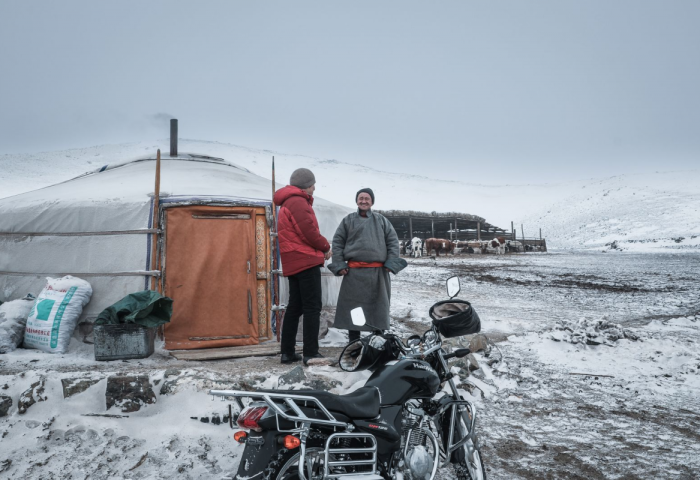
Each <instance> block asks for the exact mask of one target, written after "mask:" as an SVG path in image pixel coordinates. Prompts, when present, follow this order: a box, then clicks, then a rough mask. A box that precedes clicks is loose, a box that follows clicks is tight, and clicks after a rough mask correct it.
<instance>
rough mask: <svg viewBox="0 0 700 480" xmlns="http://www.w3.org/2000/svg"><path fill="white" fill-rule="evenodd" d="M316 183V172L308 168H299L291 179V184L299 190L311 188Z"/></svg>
mask: <svg viewBox="0 0 700 480" xmlns="http://www.w3.org/2000/svg"><path fill="white" fill-rule="evenodd" d="M315 183H316V177H314V172H312V171H311V170H309V169H308V168H297V169H296V170H294V172H292V176H291V177H289V184H290V185H294V186H295V187H299V188H309V187H310V186H311V185H313V184H315Z"/></svg>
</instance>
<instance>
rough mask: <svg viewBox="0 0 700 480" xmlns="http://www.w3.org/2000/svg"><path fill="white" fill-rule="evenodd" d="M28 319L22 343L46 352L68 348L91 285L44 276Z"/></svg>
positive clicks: (70, 278)
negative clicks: (40, 289) (44, 283)
mask: <svg viewBox="0 0 700 480" xmlns="http://www.w3.org/2000/svg"><path fill="white" fill-rule="evenodd" d="M46 281H47V282H46V287H44V289H43V290H42V291H41V293H40V294H39V297H37V299H36V302H34V306H33V307H32V311H31V312H30V313H29V318H28V319H27V327H26V329H25V331H24V346H25V347H26V348H37V349H39V350H43V351H45V352H49V353H65V352H66V351H67V350H68V345H69V344H70V339H71V336H72V335H73V330H75V326H76V324H77V323H78V318H79V317H80V314H81V313H82V311H83V307H84V306H85V305H87V303H88V302H89V301H90V297H91V296H92V287H91V286H90V284H89V283H88V282H86V281H85V280H82V279H80V278H76V277H72V276H70V275H66V276H65V277H63V278H49V277H47V278H46Z"/></svg>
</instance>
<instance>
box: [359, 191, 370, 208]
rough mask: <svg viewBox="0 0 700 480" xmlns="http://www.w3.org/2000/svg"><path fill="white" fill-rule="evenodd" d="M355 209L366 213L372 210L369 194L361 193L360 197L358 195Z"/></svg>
mask: <svg viewBox="0 0 700 480" xmlns="http://www.w3.org/2000/svg"><path fill="white" fill-rule="evenodd" d="M357 208H359V209H360V211H362V212H366V211H367V210H369V209H370V208H372V197H370V196H369V193H365V192H362V193H361V194H360V195H358V197H357Z"/></svg>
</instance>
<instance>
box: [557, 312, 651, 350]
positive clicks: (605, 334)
mask: <svg viewBox="0 0 700 480" xmlns="http://www.w3.org/2000/svg"><path fill="white" fill-rule="evenodd" d="M549 338H550V339H552V340H554V341H556V342H568V343H573V344H576V343H580V344H583V345H607V346H609V347H612V346H613V345H614V344H615V342H617V341H618V340H620V339H622V338H626V339H627V340H632V341H637V340H639V336H638V335H635V334H634V333H632V332H631V331H629V330H628V329H626V328H623V327H622V326H621V325H620V324H618V323H612V322H609V321H607V320H605V319H603V320H588V319H585V318H584V319H581V320H579V321H578V323H576V324H575V325H570V324H566V323H565V322H562V321H560V322H559V324H558V325H557V326H556V327H555V330H554V331H553V332H552V333H551V334H550V335H549Z"/></svg>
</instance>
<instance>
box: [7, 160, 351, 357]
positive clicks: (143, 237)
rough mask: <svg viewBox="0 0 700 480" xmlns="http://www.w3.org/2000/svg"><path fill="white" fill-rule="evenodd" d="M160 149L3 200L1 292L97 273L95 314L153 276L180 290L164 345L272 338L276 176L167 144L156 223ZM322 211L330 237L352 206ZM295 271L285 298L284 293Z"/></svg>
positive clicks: (332, 285)
mask: <svg viewBox="0 0 700 480" xmlns="http://www.w3.org/2000/svg"><path fill="white" fill-rule="evenodd" d="M155 158H156V156H155V155H151V156H148V157H145V158H139V159H135V160H131V161H126V162H122V163H117V164H111V165H106V166H104V167H102V168H100V169H98V170H96V171H93V172H88V173H86V174H84V175H82V176H80V177H77V178H75V179H72V180H69V181H66V182H63V183H59V184H57V185H53V186H49V187H46V188H42V189H39V190H35V191H32V192H28V193H24V194H20V195H15V196H12V197H7V198H3V199H0V300H2V301H8V300H13V299H16V298H19V297H22V296H24V295H26V294H27V293H28V292H31V293H33V294H35V295H36V294H38V293H39V291H40V290H41V289H42V287H43V286H44V284H45V277H47V276H48V277H57V276H61V275H65V274H71V275H74V276H77V277H81V278H85V279H86V280H88V281H89V282H90V283H91V284H92V287H93V290H94V294H93V297H92V300H91V301H90V303H89V304H88V305H87V307H86V308H85V310H84V312H83V315H82V318H81V322H82V323H90V322H91V321H92V320H93V319H94V318H95V317H96V316H97V315H98V314H99V312H101V311H102V310H103V309H104V308H105V307H107V306H109V305H111V304H112V303H114V302H116V301H117V300H119V299H121V298H122V297H124V296H125V295H127V294H129V293H133V292H136V291H140V290H144V289H149V288H151V286H152V285H155V286H156V287H158V288H160V289H161V291H162V292H163V293H164V294H165V295H166V296H169V297H171V298H173V299H174V314H173V319H172V322H171V323H170V324H168V325H167V326H166V329H165V340H166V348H204V347H218V346H236V345H251V344H256V343H258V342H259V341H261V340H265V339H269V338H272V336H273V324H274V323H275V321H276V319H275V318H274V317H275V309H274V305H273V303H274V300H273V298H274V296H275V295H276V294H279V292H278V290H279V288H278V286H277V285H276V284H275V283H276V282H275V281H274V278H276V275H272V274H271V271H272V268H273V267H272V265H273V262H274V254H273V252H272V249H271V242H270V226H271V225H272V210H271V196H272V185H271V181H270V180H268V179H265V178H262V177H260V176H257V175H255V174H253V173H251V172H249V171H248V170H246V169H245V168H242V167H240V166H237V165H234V164H232V163H229V162H226V161H224V160H222V159H220V158H213V157H207V156H202V155H195V154H182V153H181V154H176V156H174V157H171V156H168V155H164V156H163V159H162V162H161V181H160V202H159V206H160V208H159V209H158V219H159V221H158V222H157V223H156V224H154V218H153V214H154V208H153V202H154V190H155V169H156V162H155ZM285 180H286V179H285ZM280 186H281V185H278V188H279V187H280ZM314 210H315V212H316V215H317V217H318V221H319V225H320V228H321V233H322V234H323V235H324V236H326V237H327V238H328V239H329V240H330V239H331V238H332V236H333V233H334V232H335V229H336V227H337V225H338V224H339V223H340V221H341V219H342V218H343V217H344V216H345V215H347V213H348V212H349V211H350V209H348V208H346V207H342V206H340V205H337V204H334V203H331V202H328V201H325V200H323V199H321V198H316V199H315V202H314ZM154 225H157V226H158V229H154ZM154 239H155V241H156V244H157V248H154V246H153V244H152V242H153V241H154ZM323 270H324V276H323V291H324V298H323V302H324V306H329V305H334V304H335V302H336V300H337V295H338V290H339V287H340V279H339V278H336V277H333V276H332V275H331V274H330V272H328V271H327V270H326V269H323ZM154 279H155V280H154ZM151 282H154V283H151ZM285 282H286V281H283V282H281V283H282V285H280V287H282V288H281V290H282V295H281V298H279V299H278V303H286V299H285V298H284V297H285V295H284V293H285V290H286V288H285V285H284V283H285ZM276 290H277V292H276Z"/></svg>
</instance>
